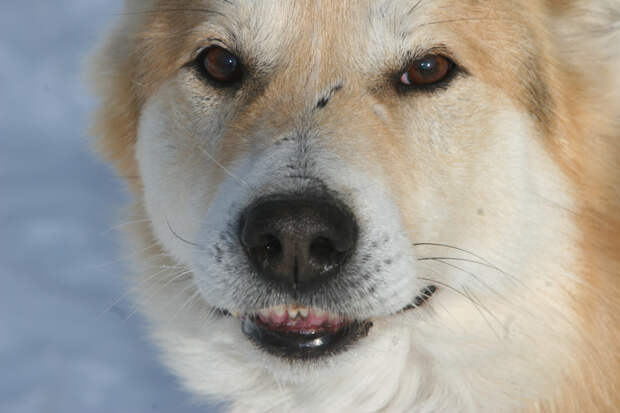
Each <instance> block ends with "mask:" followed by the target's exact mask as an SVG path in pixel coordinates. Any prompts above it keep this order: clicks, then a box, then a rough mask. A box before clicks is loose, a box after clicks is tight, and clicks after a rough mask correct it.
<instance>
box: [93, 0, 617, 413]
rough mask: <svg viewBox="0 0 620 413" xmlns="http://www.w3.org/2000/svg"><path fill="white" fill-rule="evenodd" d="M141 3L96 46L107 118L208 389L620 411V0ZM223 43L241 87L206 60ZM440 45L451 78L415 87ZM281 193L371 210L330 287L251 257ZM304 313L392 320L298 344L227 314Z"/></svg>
mask: <svg viewBox="0 0 620 413" xmlns="http://www.w3.org/2000/svg"><path fill="white" fill-rule="evenodd" d="M127 3H128V4H127V6H126V8H127V10H126V13H125V14H124V17H123V19H122V20H121V22H120V23H119V25H118V27H117V28H116V29H115V30H114V31H113V32H112V34H111V36H110V37H109V38H108V40H107V42H106V44H105V46H104V47H103V48H102V49H101V50H100V51H99V52H98V54H97V56H96V59H94V60H93V65H92V67H93V70H92V71H93V73H94V74H95V78H96V83H97V85H98V93H99V94H100V95H101V96H102V98H103V100H102V106H101V109H100V110H99V112H98V115H97V122H96V125H95V133H96V134H97V135H99V136H100V141H99V142H100V147H101V150H102V152H103V153H104V154H105V155H106V156H107V158H108V159H110V160H111V161H112V162H113V163H115V165H116V166H117V168H118V169H119V171H120V173H121V174H122V175H123V176H125V177H126V178H127V179H128V180H129V183H130V187H131V188H132V190H133V192H134V193H135V195H136V203H135V205H134V207H133V209H132V211H133V212H132V220H135V223H134V224H132V226H131V230H130V231H129V232H130V238H131V247H132V248H133V249H134V251H135V255H136V256H137V257H138V259H137V260H136V262H135V268H134V269H135V273H136V274H137V275H136V277H135V282H134V284H133V285H134V291H135V297H136V303H137V304H138V306H139V307H140V308H141V310H142V312H143V313H144V314H145V316H146V317H147V319H148V320H149V321H150V322H151V325H152V330H151V332H152V336H153V338H154V339H155V340H156V341H157V342H158V343H159V344H160V345H161V348H162V352H163V356H164V360H165V362H166V363H167V365H169V366H170V368H171V369H172V370H173V371H175V373H176V374H177V375H178V376H179V378H180V379H181V380H182V382H183V383H184V385H185V386H186V387H187V388H188V389H189V390H190V391H191V392H193V393H194V394H195V395H197V396H201V397H205V398H211V399H218V400H221V401H224V402H226V403H227V404H228V406H229V409H230V411H232V412H247V411H301V412H303V411H321V412H342V411H368V412H374V411H386V412H405V411H407V412H410V411H414V412H436V413H437V412H543V411H544V412H583V411H588V412H612V411H614V409H615V408H616V406H618V405H620V400H618V396H617V392H614V391H613V389H614V387H615V388H617V386H618V384H619V383H620V380H619V375H620V374H619V373H618V372H619V371H620V360H619V359H618V354H620V353H619V352H618V350H620V349H619V348H618V344H617V343H618V342H619V339H620V337H618V336H619V330H620V320H619V319H618V315H617V313H618V312H619V311H618V310H620V305H619V300H620V294H619V282H618V279H617V275H618V268H619V267H618V264H619V262H618V259H619V255H620V253H619V252H618V251H620V244H619V243H618V241H617V239H618V237H617V234H618V233H619V231H620V214H619V213H618V210H619V209H618V207H619V201H618V200H619V199H620V194H619V193H618V189H617V188H618V184H619V183H620V179H619V174H620V173H619V172H618V171H619V168H618V161H619V160H620V157H619V155H620V144H619V143H618V142H620V139H618V138H620V136H619V132H620V127H619V125H618V120H619V119H620V98H619V97H618V94H617V93H618V91H619V90H620V76H618V74H617V73H618V70H617V69H618V68H619V67H620V60H619V59H620V48H618V44H620V7H619V6H618V5H617V4H615V2H612V1H604V0H591V1H586V0H584V1H551V0H548V1H543V0H539V1H517V2H515V1H501V0H498V1H489V2H485V3H484V4H481V3H480V2H477V1H460V2H456V1H450V0H441V1H428V0H427V1H425V0H422V1H412V0H385V1H361V0H360V1H354V0H346V1H344V0H343V1H333V2H332V1H324V0H321V1H319V0H317V1H312V2H311V1H300V2H283V1H267V0H265V1H259V2H253V1H248V0H231V1H225V0H213V1H197V0H196V1H192V0H170V1H164V0H149V1H146V0H145V1H142V2H139V4H138V2H127ZM210 47H219V48H222V49H224V50H227V51H229V52H230V53H232V54H233V55H234V56H236V57H238V59H239V61H240V62H241V64H242V66H243V74H242V78H241V80H240V81H239V82H237V83H235V84H233V85H227V86H226V87H224V86H222V85H218V84H216V83H214V82H213V81H212V79H209V78H207V77H205V76H204V73H202V71H201V69H200V67H199V59H197V58H198V57H199V56H201V53H203V51H204V50H206V49H208V48H210ZM431 54H432V55H436V54H440V55H442V56H446V57H447V58H449V59H450V60H451V61H453V62H454V64H455V70H454V72H453V73H451V75H450V78H449V79H447V81H446V82H444V83H442V84H439V85H437V87H433V88H419V87H407V86H406V85H403V84H402V82H400V81H399V79H400V78H401V75H402V74H403V72H406V71H407V68H408V67H410V65H411V62H412V61H415V60H416V59H419V58H420V57H424V56H427V55H431ZM197 62H198V63H197ZM273 197H276V198H278V197H286V198H287V199H289V198H295V199H298V198H299V199H302V198H303V199H307V198H313V199H314V198H315V197H317V198H321V199H322V198H324V197H329V199H334V200H337V204H338V205H342V208H344V210H346V211H347V212H346V213H347V214H350V215H351V216H352V217H353V218H352V219H354V221H355V226H356V231H357V232H356V242H355V248H354V249H351V252H350V254H349V256H348V257H347V261H346V265H345V264H342V266H341V267H339V269H338V271H337V274H335V275H334V276H333V277H330V278H329V279H326V281H324V282H323V281H321V284H320V286H319V287H316V288H314V287H313V288H312V289H305V290H304V289H296V288H288V287H287V286H283V285H281V284H278V283H273V282H270V281H269V280H265V279H264V277H262V276H261V275H260V274H259V272H257V270H256V268H255V265H254V264H253V263H252V260H251V259H248V253H247V248H246V250H244V246H243V243H242V242H241V241H240V235H239V233H240V225H242V223H243V220H244V219H245V218H244V217H247V214H248V212H247V211H248V209H249V208H251V207H252V205H256V204H257V203H260V202H262V201H263V200H265V199H271V198H273ZM278 199H279V198H278ZM334 202H335V201H334ZM338 208H340V207H338ZM240 223H241V224H240ZM429 286H432V287H433V288H434V293H433V294H432V297H430V295H429V296H428V297H424V298H428V299H427V300H426V302H425V303H423V305H422V302H417V304H419V305H417V306H416V305H414V306H413V307H417V308H413V309H409V310H407V311H403V309H406V308H408V306H410V307H409V308H411V304H412V303H413V304H415V303H416V298H420V292H421V291H427V290H425V289H427V288H429ZM293 304H294V305H297V306H300V307H304V308H317V309H322V310H325V311H328V312H329V313H331V314H335V315H338V316H339V317H342V318H343V319H347V320H358V321H360V322H362V321H364V322H371V323H372V327H371V328H370V329H369V330H368V334H367V336H365V337H361V338H359V339H358V340H356V341H354V342H353V343H351V344H350V346H347V348H346V349H345V350H344V351H341V352H338V353H337V354H328V355H326V356H325V357H320V358H316V359H314V358H313V359H311V360H304V359H289V358H286V357H279V356H277V355H274V354H271V353H269V352H266V351H264V350H263V349H262V348H261V347H260V346H256V345H255V343H254V342H252V341H251V340H249V339H248V337H246V336H245V335H244V334H243V332H242V329H241V322H240V320H238V319H236V318H234V317H230V316H226V315H225V314H228V313H230V314H236V313H238V314H240V315H242V316H243V315H244V314H246V315H249V314H255V313H257V312H259V311H260V310H262V309H265V308H270V307H274V306H280V305H293ZM223 314H224V315H223Z"/></svg>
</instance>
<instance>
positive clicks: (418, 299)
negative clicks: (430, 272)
mask: <svg viewBox="0 0 620 413" xmlns="http://www.w3.org/2000/svg"><path fill="white" fill-rule="evenodd" d="M435 292H437V287H436V286H434V285H428V286H426V287H424V288H423V289H421V290H420V294H419V295H417V296H415V298H414V299H413V302H411V303H410V304H407V305H406V306H405V307H403V308H402V309H401V310H399V311H397V312H396V313H395V314H401V313H404V312H406V311H409V310H413V309H416V308H419V307H422V306H423V305H424V304H425V303H426V302H427V301H428V300H429V299H430V298H431V297H432V296H433V295H434V294H435ZM278 307H286V306H278ZM293 307H296V308H298V309H299V308H300V307H298V306H293ZM302 311H303V309H302ZM319 311H321V310H319ZM321 312H322V311H321ZM215 313H216V314H217V315H220V316H226V317H231V316H234V317H236V318H240V319H243V318H244V317H246V316H251V315H253V314H256V315H258V314H259V313H263V314H265V313H264V312H263V311H261V312H254V313H244V314H242V313H240V312H237V311H229V310H226V309H221V308H216V309H215ZM300 314H301V313H300ZM327 317H328V318H329V317H330V316H329V315H327ZM331 317H334V316H331Z"/></svg>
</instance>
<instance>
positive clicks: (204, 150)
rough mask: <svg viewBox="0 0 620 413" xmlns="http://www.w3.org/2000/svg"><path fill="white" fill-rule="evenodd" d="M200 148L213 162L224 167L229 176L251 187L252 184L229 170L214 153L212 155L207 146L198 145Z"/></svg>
mask: <svg viewBox="0 0 620 413" xmlns="http://www.w3.org/2000/svg"><path fill="white" fill-rule="evenodd" d="M198 149H199V150H200V151H201V152H202V153H203V154H205V155H206V156H207V157H208V158H209V159H211V161H213V163H215V164H216V165H217V166H219V167H220V168H222V170H223V171H224V172H226V174H227V175H228V176H230V177H231V178H232V179H233V180H234V181H235V182H237V183H239V184H241V185H243V186H245V187H246V188H250V187H251V186H250V185H249V184H248V183H247V182H246V181H244V180H243V179H241V178H239V177H238V176H236V175H235V174H233V173H232V172H231V171H229V170H228V168H226V167H225V166H224V165H222V164H221V163H220V162H219V161H218V160H217V159H215V157H213V155H211V154H210V153H209V152H207V150H206V149H205V148H203V147H202V146H200V145H199V146H198Z"/></svg>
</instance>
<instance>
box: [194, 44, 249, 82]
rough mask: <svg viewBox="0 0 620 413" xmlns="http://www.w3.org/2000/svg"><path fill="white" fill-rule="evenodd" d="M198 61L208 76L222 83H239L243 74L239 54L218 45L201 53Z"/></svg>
mask: <svg viewBox="0 0 620 413" xmlns="http://www.w3.org/2000/svg"><path fill="white" fill-rule="evenodd" d="M198 63H199V64H200V65H201V68H202V69H203V70H204V73H205V74H206V76H207V77H209V78H210V79H211V80H214V81H215V82H217V83H221V84H231V83H237V82H239V80H241V76H242V74H243V71H242V70H241V63H240V62H239V59H238V58H237V56H235V55H234V54H232V53H230V52H229V51H228V50H226V49H222V48H221V47H218V46H213V47H209V48H207V49H205V50H204V51H203V52H202V53H200V55H199V56H198Z"/></svg>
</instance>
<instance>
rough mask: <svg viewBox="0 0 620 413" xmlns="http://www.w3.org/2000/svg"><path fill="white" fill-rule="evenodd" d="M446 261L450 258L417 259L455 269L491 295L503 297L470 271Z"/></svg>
mask: <svg viewBox="0 0 620 413" xmlns="http://www.w3.org/2000/svg"><path fill="white" fill-rule="evenodd" d="M447 259H450V258H418V261H433V262H439V263H441V264H444V265H447V266H449V267H452V268H455V269H457V270H459V271H462V272H464V273H465V274H467V275H469V276H470V277H472V278H473V279H474V280H476V281H478V282H479V283H480V284H481V285H483V286H484V287H486V288H487V289H488V290H489V291H491V292H492V293H494V294H496V295H497V296H499V297H503V295H502V294H500V293H499V292H498V291H497V290H495V289H494V288H492V287H491V286H490V285H489V284H488V283H487V282H485V281H484V280H482V279H481V278H480V277H479V276H478V275H476V274H474V273H472V272H471V271H467V270H466V269H464V268H461V267H459V266H458V265H454V264H451V263H449V262H446V261H444V260H447ZM453 259H454V260H457V261H465V262H473V263H476V264H480V263H479V262H477V261H471V260H461V259H458V258H453ZM487 267H489V268H492V269H495V267H493V266H488V265H487Z"/></svg>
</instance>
